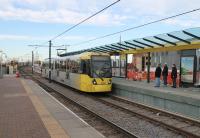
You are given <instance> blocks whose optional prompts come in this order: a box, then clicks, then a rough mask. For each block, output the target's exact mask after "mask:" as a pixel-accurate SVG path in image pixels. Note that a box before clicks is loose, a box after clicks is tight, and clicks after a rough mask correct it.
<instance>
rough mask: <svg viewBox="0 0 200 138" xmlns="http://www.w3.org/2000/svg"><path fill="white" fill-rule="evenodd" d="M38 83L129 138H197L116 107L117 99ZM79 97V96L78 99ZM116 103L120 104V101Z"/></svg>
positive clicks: (41, 82) (43, 82) (40, 81)
mask: <svg viewBox="0 0 200 138" xmlns="http://www.w3.org/2000/svg"><path fill="white" fill-rule="evenodd" d="M37 81H39V83H40V85H41V86H42V87H43V88H45V87H46V88H45V89H46V90H48V89H49V90H48V91H55V92H58V93H60V94H62V95H63V96H65V98H66V99H67V100H69V101H71V102H72V103H74V104H76V105H77V106H81V108H83V109H85V110H87V111H88V112H90V113H91V114H93V115H96V116H98V118H99V119H102V120H104V122H106V123H107V124H110V125H111V126H112V127H114V128H115V129H117V130H118V131H120V132H122V133H126V136H127V137H196V136H195V135H191V134H189V133H187V134H186V133H183V132H180V131H179V130H174V129H173V128H171V127H170V126H168V127H167V126H166V125H161V123H160V122H159V121H158V120H152V119H150V118H149V119H146V117H144V116H141V115H139V114H137V113H133V112H134V111H130V110H128V109H127V108H123V106H122V105H121V106H119V105H116V104H114V101H115V100H113V99H115V98H113V97H112V98H111V97H105V96H104V97H101V96H100V97H94V96H91V95H88V94H81V93H77V92H73V91H71V90H70V91H69V90H67V92H66V88H65V87H62V86H58V84H55V83H52V84H51V86H47V85H48V82H45V81H42V79H40V80H37ZM77 95H79V96H78V97H77ZM80 97H81V98H80ZM111 100H113V101H111ZM121 101H122V100H121ZM115 102H116V103H119V101H115ZM121 104H122V103H121ZM91 105H93V106H91ZM129 106H130V104H129ZM105 109H106V110H105ZM136 111H140V112H142V111H143V110H141V108H140V109H138V110H136ZM157 117H158V115H157ZM144 118H145V119H144Z"/></svg>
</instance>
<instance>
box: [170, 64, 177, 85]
mask: <svg viewBox="0 0 200 138" xmlns="http://www.w3.org/2000/svg"><path fill="white" fill-rule="evenodd" d="M171 78H172V81H173V86H172V87H173V88H176V78H177V68H176V65H175V64H173V65H172V73H171Z"/></svg>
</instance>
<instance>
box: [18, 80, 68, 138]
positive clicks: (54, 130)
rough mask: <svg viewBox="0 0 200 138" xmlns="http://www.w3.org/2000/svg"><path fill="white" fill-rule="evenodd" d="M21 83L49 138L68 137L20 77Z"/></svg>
mask: <svg viewBox="0 0 200 138" xmlns="http://www.w3.org/2000/svg"><path fill="white" fill-rule="evenodd" d="M21 83H22V85H23V87H24V89H25V90H26V92H27V94H28V96H29V98H30V99H31V102H32V103H33V105H34V107H35V109H36V111H37V112H38V114H39V116H40V118H41V120H42V122H43V124H44V125H45V127H46V129H47V131H48V132H49V135H50V136H51V138H69V136H68V135H67V134H66V132H65V131H64V129H63V128H62V127H61V126H60V124H59V123H58V122H57V121H56V120H55V118H54V117H53V116H52V115H51V114H50V113H49V111H48V110H47V109H46V107H45V106H44V105H43V103H42V102H41V101H40V99H39V98H38V97H37V96H36V95H34V94H33V92H32V89H31V88H30V87H29V86H28V85H27V84H26V82H25V81H24V80H23V79H21Z"/></svg>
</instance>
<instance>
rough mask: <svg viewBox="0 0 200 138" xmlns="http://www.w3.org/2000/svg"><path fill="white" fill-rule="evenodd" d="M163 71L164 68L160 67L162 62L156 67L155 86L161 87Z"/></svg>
mask: <svg viewBox="0 0 200 138" xmlns="http://www.w3.org/2000/svg"><path fill="white" fill-rule="evenodd" d="M161 72H162V69H161V67H160V64H158V66H157V67H156V71H155V78H156V81H155V87H160V76H161Z"/></svg>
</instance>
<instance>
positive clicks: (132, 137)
mask: <svg viewBox="0 0 200 138" xmlns="http://www.w3.org/2000/svg"><path fill="white" fill-rule="evenodd" d="M33 80H34V81H36V82H37V83H38V84H39V85H40V86H41V87H42V88H44V89H45V90H46V91H47V92H49V93H51V94H52V93H53V94H52V95H53V96H54V97H57V99H58V100H59V101H64V102H65V103H66V102H70V103H71V104H74V105H75V106H76V107H79V108H81V109H82V110H84V111H85V112H87V114H90V115H89V116H93V117H95V118H96V119H99V120H101V122H103V124H104V126H103V127H105V128H108V127H107V126H105V124H106V125H109V126H110V127H111V128H112V129H113V130H115V132H111V133H113V134H109V135H111V137H122V138H123V137H127V138H138V136H136V135H135V134H133V133H131V132H129V131H127V130H125V129H123V128H121V127H120V126H118V125H117V124H115V123H113V122H111V121H109V120H107V119H106V118H105V117H103V116H101V115H99V114H97V113H95V112H94V111H92V110H90V109H89V108H87V107H86V106H84V105H82V104H80V103H79V102H76V101H74V100H72V99H71V98H69V97H66V96H63V95H60V93H59V92H57V91H56V90H54V89H52V88H50V87H49V86H47V85H45V84H44V83H42V82H41V81H40V80H38V79H36V78H33ZM87 118H88V117H87ZM90 119H91V118H90ZM105 128H104V129H105ZM113 130H112V131H113ZM104 131H105V130H104ZM109 131H110V129H109ZM116 131H117V132H116ZM116 133H117V135H118V136H113V135H116Z"/></svg>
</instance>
